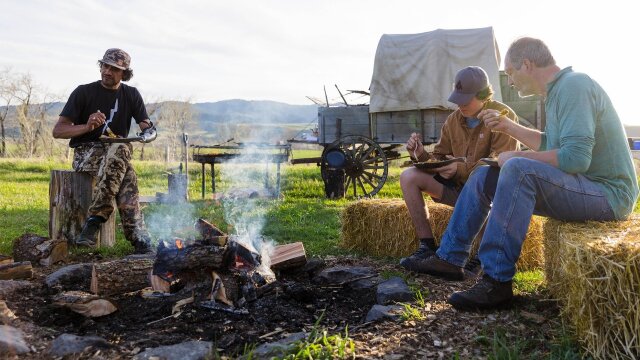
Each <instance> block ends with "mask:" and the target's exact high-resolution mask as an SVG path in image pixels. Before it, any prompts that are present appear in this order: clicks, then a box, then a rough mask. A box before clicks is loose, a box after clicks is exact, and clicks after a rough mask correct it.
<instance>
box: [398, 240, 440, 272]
mask: <svg viewBox="0 0 640 360" xmlns="http://www.w3.org/2000/svg"><path fill="white" fill-rule="evenodd" d="M436 249H437V248H435V243H433V239H421V240H420V246H419V247H418V250H416V252H414V253H413V254H411V255H409V256H407V257H405V258H402V259H400V266H402V267H403V268H405V269H407V270H409V271H418V270H416V269H415V267H416V266H417V264H419V263H420V261H421V260H424V259H426V258H428V257H431V256H434V255H435V254H436Z"/></svg>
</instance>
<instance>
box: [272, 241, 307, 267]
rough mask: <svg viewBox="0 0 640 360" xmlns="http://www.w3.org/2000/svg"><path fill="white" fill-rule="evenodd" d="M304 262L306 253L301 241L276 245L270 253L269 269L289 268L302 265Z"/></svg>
mask: <svg viewBox="0 0 640 360" xmlns="http://www.w3.org/2000/svg"><path fill="white" fill-rule="evenodd" d="M306 263H307V253H306V252H305V250H304V244H302V243H301V242H295V243H291V244H285V245H278V246H276V247H275V249H274V252H273V255H271V269H273V270H283V269H290V268H294V267H298V266H303V265H304V264H306Z"/></svg>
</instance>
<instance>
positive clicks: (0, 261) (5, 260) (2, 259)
mask: <svg viewBox="0 0 640 360" xmlns="http://www.w3.org/2000/svg"><path fill="white" fill-rule="evenodd" d="M11 263H13V258H12V257H11V256H7V255H2V254H0V265H6V264H11Z"/></svg>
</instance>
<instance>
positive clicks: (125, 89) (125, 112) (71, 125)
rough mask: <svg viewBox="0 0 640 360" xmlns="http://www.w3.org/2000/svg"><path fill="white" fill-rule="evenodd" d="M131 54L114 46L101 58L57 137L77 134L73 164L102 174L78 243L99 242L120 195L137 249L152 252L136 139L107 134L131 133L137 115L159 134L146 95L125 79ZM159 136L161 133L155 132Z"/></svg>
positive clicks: (128, 232) (125, 226)
mask: <svg viewBox="0 0 640 360" xmlns="http://www.w3.org/2000/svg"><path fill="white" fill-rule="evenodd" d="M130 63H131V58H130V57H129V54H127V53H126V52H124V51H123V50H121V49H108V50H107V51H106V52H105V54H104V56H103V58H102V60H98V65H99V67H100V74H101V80H100V81H96V82H93V83H90V84H85V85H80V86H78V87H77V88H76V89H75V90H74V91H73V92H72V93H71V95H70V96H69V100H68V101H67V103H66V104H65V106H64V109H62V112H61V113H60V118H59V119H58V122H57V123H56V125H55V126H54V128H53V137H55V138H61V139H71V140H70V141H69V146H70V147H72V148H73V149H74V157H73V169H74V170H75V171H82V172H88V173H90V174H91V175H92V176H94V177H95V178H96V188H95V190H94V192H93V198H92V203H91V206H90V207H89V212H88V218H87V220H86V222H85V224H84V226H83V228H82V232H81V233H80V235H79V236H78V237H77V238H76V239H74V242H75V244H76V245H79V246H93V245H95V243H96V238H97V232H98V230H99V229H100V226H101V224H102V223H104V222H105V221H106V220H107V219H108V218H109V216H111V214H112V213H113V211H114V207H113V201H114V200H115V202H116V205H117V206H118V210H119V212H120V218H121V220H122V227H123V230H124V235H125V237H126V238H127V240H129V242H131V244H132V245H133V246H134V248H135V252H136V253H149V252H152V249H151V244H150V242H151V238H150V236H149V233H148V231H147V229H146V226H145V223H144V217H143V215H142V212H141V211H140V205H139V203H138V199H139V194H138V179H137V176H136V173H135V171H134V170H133V167H132V166H131V163H130V162H131V153H132V150H133V147H132V146H131V144H130V143H105V142H101V141H100V137H101V136H106V137H122V138H126V137H128V135H129V129H130V127H131V119H132V118H133V119H134V120H135V121H136V123H137V124H138V125H139V126H140V129H141V130H142V133H143V134H146V135H149V134H151V133H153V134H154V135H155V126H154V125H153V123H152V122H151V121H150V120H149V116H148V115H147V110H146V108H145V106H144V101H143V100H142V96H140V93H139V92H138V90H137V89H136V88H134V87H131V86H128V85H125V84H123V83H122V82H121V81H128V80H130V79H131V77H132V76H133V70H132V69H131V68H130V67H129V65H130ZM153 138H155V137H153Z"/></svg>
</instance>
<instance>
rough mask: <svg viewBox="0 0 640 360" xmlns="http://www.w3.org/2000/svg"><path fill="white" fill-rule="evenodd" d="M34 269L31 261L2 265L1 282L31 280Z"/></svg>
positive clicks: (0, 271) (0, 269) (0, 268)
mask: <svg viewBox="0 0 640 360" xmlns="http://www.w3.org/2000/svg"><path fill="white" fill-rule="evenodd" d="M32 277H33V269H32V268H31V262H30V261H23V262H17V263H10V264H5V265H0V280H16V279H31V278H32Z"/></svg>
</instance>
